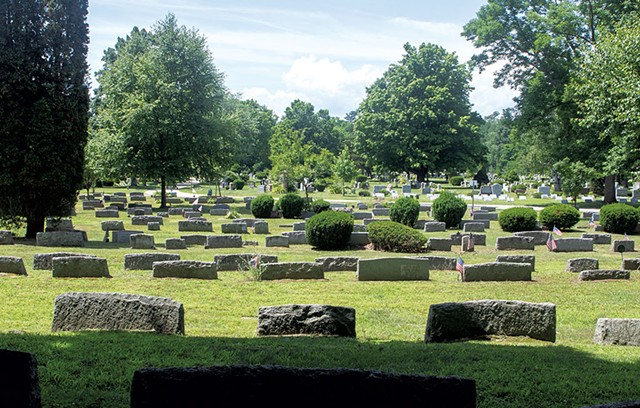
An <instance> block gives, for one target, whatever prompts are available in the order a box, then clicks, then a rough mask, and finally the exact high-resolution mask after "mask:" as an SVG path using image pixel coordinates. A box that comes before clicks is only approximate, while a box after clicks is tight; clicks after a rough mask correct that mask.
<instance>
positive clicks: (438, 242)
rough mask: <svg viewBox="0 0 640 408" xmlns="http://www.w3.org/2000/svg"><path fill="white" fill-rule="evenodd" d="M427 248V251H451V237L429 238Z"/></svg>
mask: <svg viewBox="0 0 640 408" xmlns="http://www.w3.org/2000/svg"><path fill="white" fill-rule="evenodd" d="M427 249H428V250H429V251H451V238H429V240H428V241H427Z"/></svg>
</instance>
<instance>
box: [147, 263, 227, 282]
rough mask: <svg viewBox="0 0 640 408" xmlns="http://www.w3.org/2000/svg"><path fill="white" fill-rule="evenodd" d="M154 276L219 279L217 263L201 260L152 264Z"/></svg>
mask: <svg viewBox="0 0 640 408" xmlns="http://www.w3.org/2000/svg"><path fill="white" fill-rule="evenodd" d="M152 270H153V277H154V278H185V279H218V272H217V270H216V264H215V263H213V262H200V261H160V262H154V263H153V266H152Z"/></svg>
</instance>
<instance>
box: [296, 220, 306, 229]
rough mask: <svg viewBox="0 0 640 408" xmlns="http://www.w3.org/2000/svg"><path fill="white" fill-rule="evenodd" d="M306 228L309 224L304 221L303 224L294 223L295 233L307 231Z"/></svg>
mask: <svg viewBox="0 0 640 408" xmlns="http://www.w3.org/2000/svg"><path fill="white" fill-rule="evenodd" d="M306 226H307V223H306V222H304V221H302V222H294V223H293V230H294V231H305V230H306Z"/></svg>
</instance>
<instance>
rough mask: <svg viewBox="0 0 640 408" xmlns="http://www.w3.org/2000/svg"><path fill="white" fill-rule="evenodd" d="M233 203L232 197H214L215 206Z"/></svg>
mask: <svg viewBox="0 0 640 408" xmlns="http://www.w3.org/2000/svg"><path fill="white" fill-rule="evenodd" d="M234 202H235V200H234V198H233V197H229V196H222V197H216V204H233V203H234Z"/></svg>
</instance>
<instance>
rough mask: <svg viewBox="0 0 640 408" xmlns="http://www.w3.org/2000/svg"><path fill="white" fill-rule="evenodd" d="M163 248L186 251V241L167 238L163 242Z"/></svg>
mask: <svg viewBox="0 0 640 408" xmlns="http://www.w3.org/2000/svg"><path fill="white" fill-rule="evenodd" d="M202 245H204V244H202ZM164 248H165V249H187V241H186V240H184V239H182V238H167V240H166V241H165V242H164Z"/></svg>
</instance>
